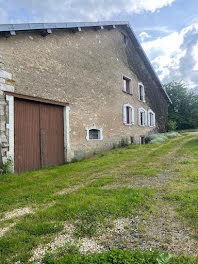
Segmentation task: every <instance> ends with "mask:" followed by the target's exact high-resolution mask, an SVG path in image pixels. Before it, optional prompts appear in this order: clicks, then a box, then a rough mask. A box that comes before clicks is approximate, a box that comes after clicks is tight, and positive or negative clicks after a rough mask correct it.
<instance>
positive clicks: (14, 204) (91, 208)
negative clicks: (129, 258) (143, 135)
mask: <svg viewBox="0 0 198 264" xmlns="http://www.w3.org/2000/svg"><path fill="white" fill-rule="evenodd" d="M187 138H189V140H190V138H193V137H179V138H176V139H171V140H168V141H166V142H165V143H163V144H162V145H141V146H129V147H126V148H123V149H115V150H112V151H110V152H105V153H101V154H98V155H96V156H95V157H93V158H91V159H86V160H83V161H79V162H76V163H72V164H67V165H63V166H60V167H53V168H49V169H42V170H39V171H33V172H27V173H22V174H18V175H3V176H0V216H2V217H4V213H5V212H6V211H8V210H9V211H11V210H13V209H16V208H19V207H31V208H33V209H34V211H35V212H34V214H33V213H30V214H27V215H25V216H23V217H18V218H15V219H11V220H7V221H3V222H2V225H3V224H9V223H15V226H13V227H12V228H11V229H10V231H9V232H7V233H5V235H4V236H2V237H0V263H2V264H3V263H15V262H17V261H20V263H28V260H29V258H30V257H31V255H32V250H33V249H34V248H35V247H37V246H38V245H41V246H42V245H45V244H46V243H49V242H50V241H52V240H53V239H54V237H55V236H56V235H57V234H59V232H60V231H62V230H63V229H64V223H65V222H66V223H70V224H72V225H73V226H74V234H73V235H74V237H75V238H76V239H78V238H79V237H92V236H96V235H97V234H98V233H99V232H101V230H98V227H101V226H102V228H104V232H105V228H106V227H107V226H108V225H109V221H106V220H108V219H111V221H113V220H114V219H117V218H119V217H128V216H131V215H133V216H136V215H137V214H138V213H139V211H142V212H147V213H148V214H149V213H150V211H151V210H152V205H153V204H154V202H155V199H156V198H157V197H156V190H155V189H154V188H142V187H141V188H130V187H129V188H128V187H127V184H129V185H130V184H133V183H135V181H136V178H135V177H154V178H155V177H156V176H158V175H159V173H161V172H163V171H164V170H165V169H166V167H167V166H168V165H169V163H170V162H171V159H172V156H171V155H174V151H175V150H176V149H177V148H179V146H180V144H183V142H184V141H185V140H186V139H187ZM189 144H190V143H189ZM193 144H194V143H193ZM193 144H192V143H191V145H188V144H186V145H185V153H187V152H188V151H190V149H191V148H192V147H193ZM196 144H197V143H196ZM194 151H195V148H194ZM182 153H183V150H182V152H181V153H178V155H180V154H181V155H183V154H182ZM186 155H187V154H186ZM197 158H198V157H197V156H196V155H195V153H194V156H193V161H192V160H191V159H190V160H189V162H190V163H191V162H192V163H193V162H194V160H197ZM176 165H178V166H179V164H176ZM191 165H192V164H191ZM194 165H195V164H194ZM194 169H195V174H194V177H195V180H196V168H194ZM177 170H178V168H177ZM116 184H117V185H120V186H121V185H122V184H125V185H126V187H120V188H117V189H104V188H102V187H105V186H107V185H116ZM78 185H81V187H80V188H79V189H75V186H78ZM68 188H70V189H71V190H72V188H73V192H69V193H67V192H65V193H64V192H63V193H62V195H60V194H59V193H58V192H60V191H62V190H64V189H68ZM184 194H185V191H184V192H183V195H184ZM171 195H178V194H177V193H171ZM181 195H182V193H181ZM167 197H168V194H167ZM175 197H176V196H174V197H173V196H172V197H171V196H170V194H169V197H168V199H174V200H176V198H175ZM177 199H178V198H177ZM191 202H192V201H191V200H188V201H187V202H186V207H188V203H191ZM182 206H185V205H182ZM195 209H196V208H195ZM63 231H64V230H63ZM101 256H102V255H101ZM73 257H74V256H72V258H73ZM79 258H80V256H79ZM82 259H83V257H82ZM46 261H48V260H46ZM64 261H65V260H64ZM73 261H76V260H75V259H74V260H73ZM79 261H80V260H79ZM46 263H48V262H46ZM49 263H50V262H49ZM52 263H56V262H52ZM57 263H59V262H57ZM60 263H69V262H60ZM70 263H77V262H70ZM79 263H81V262H79ZM82 263H85V262H82ZM87 263H89V262H87ZM90 263H91V262H90ZM93 263H99V262H93ZM107 263H108V262H107ZM110 263H111V262H110ZM123 263H125V262H123ZM126 263H127V262H126ZM129 263H130V262H129ZM132 263H133V262H132ZM134 263H136V262H134ZM140 263H141V262H140ZM151 263H152V262H151ZM154 263H155V262H154ZM175 263H177V262H175ZM178 263H179V262H178ZM181 263H182V262H181ZM183 263H186V262H183Z"/></svg>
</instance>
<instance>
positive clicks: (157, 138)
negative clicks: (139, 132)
mask: <svg viewBox="0 0 198 264" xmlns="http://www.w3.org/2000/svg"><path fill="white" fill-rule="evenodd" d="M178 135H179V133H177V132H168V133H161V134H160V133H158V134H151V135H149V136H148V137H147V141H148V143H149V144H160V143H162V142H164V141H165V140H167V139H169V138H174V137H177V136H178Z"/></svg>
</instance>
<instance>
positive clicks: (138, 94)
mask: <svg viewBox="0 0 198 264" xmlns="http://www.w3.org/2000/svg"><path fill="white" fill-rule="evenodd" d="M138 100H140V85H139V84H138ZM138 112H139V111H138Z"/></svg>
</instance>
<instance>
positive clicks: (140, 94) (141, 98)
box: [138, 82, 145, 102]
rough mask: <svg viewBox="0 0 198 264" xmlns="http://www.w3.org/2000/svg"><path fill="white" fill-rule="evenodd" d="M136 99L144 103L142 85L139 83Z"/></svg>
mask: <svg viewBox="0 0 198 264" xmlns="http://www.w3.org/2000/svg"><path fill="white" fill-rule="evenodd" d="M138 99H139V100H140V101H142V102H145V94H144V85H143V84H142V83H141V82H139V83H138Z"/></svg>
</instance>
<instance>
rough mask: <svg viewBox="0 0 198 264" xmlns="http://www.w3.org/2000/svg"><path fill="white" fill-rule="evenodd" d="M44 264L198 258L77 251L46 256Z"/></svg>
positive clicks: (152, 263)
mask: <svg viewBox="0 0 198 264" xmlns="http://www.w3.org/2000/svg"><path fill="white" fill-rule="evenodd" d="M43 263H44V264H71V263H72V264H196V263H198V257H197V258H190V257H185V256H178V257H175V256H173V255H171V254H168V253H159V252H158V251H145V252H142V251H139V250H136V251H129V250H116V249H114V250H110V251H108V252H103V253H96V254H88V255H80V254H79V253H78V252H77V251H76V250H74V251H73V252H64V256H57V255H53V254H52V255H50V254H48V255H46V256H45V258H44V261H43Z"/></svg>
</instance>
